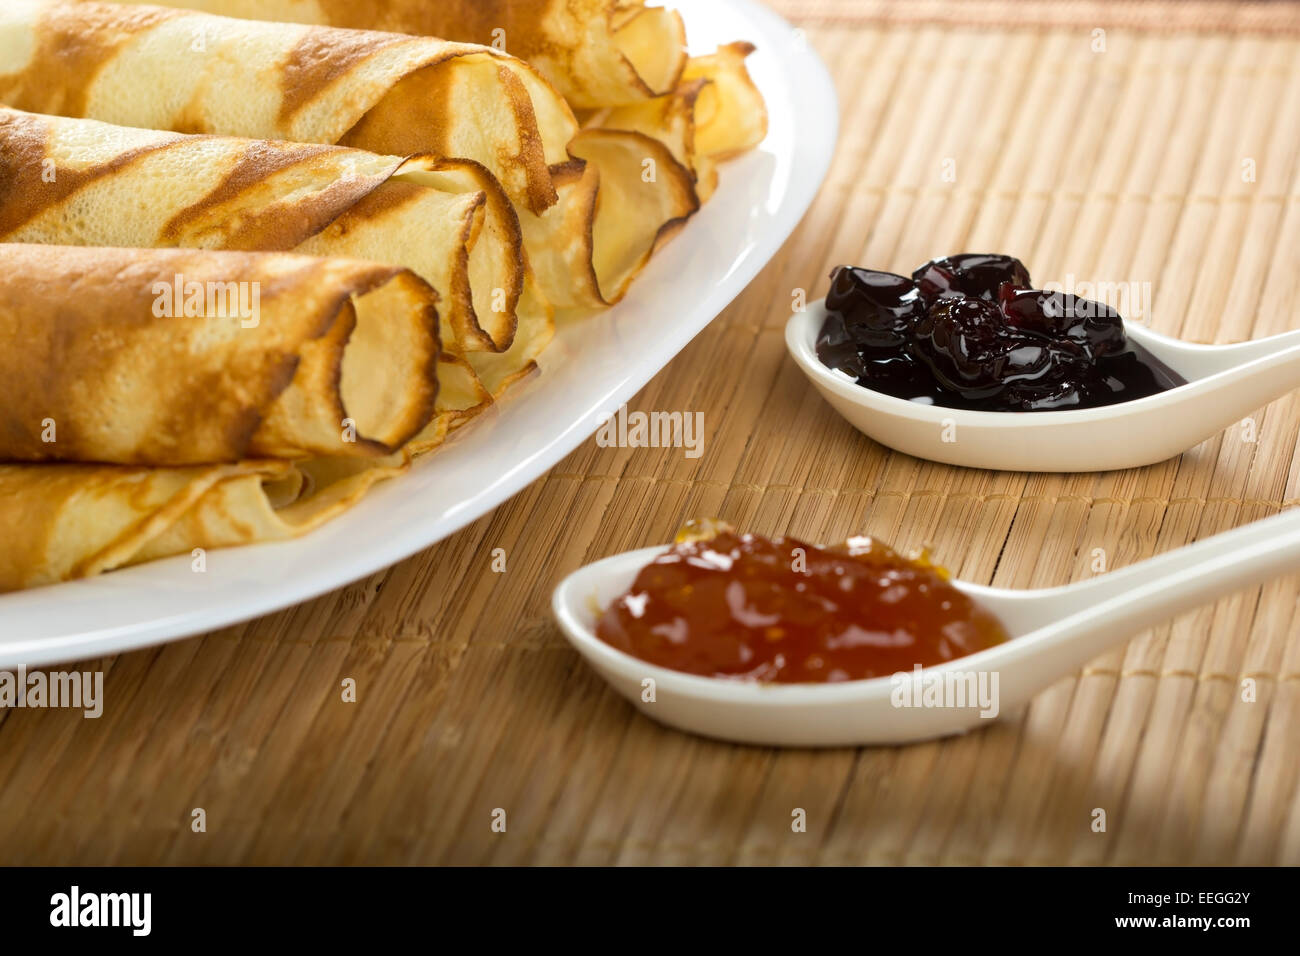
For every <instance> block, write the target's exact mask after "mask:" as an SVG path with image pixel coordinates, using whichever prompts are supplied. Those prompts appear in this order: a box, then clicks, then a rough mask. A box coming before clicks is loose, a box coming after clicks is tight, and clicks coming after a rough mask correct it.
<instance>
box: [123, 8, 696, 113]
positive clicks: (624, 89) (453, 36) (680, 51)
mask: <svg viewBox="0 0 1300 956" xmlns="http://www.w3.org/2000/svg"><path fill="white" fill-rule="evenodd" d="M121 2H130V3H134V2H136V0H121ZM163 5H164V6H168V7H185V8H188V9H191V10H206V11H207V12H208V13H219V14H222V15H224V16H228V17H245V18H247V19H250V20H282V21H285V22H289V23H314V24H320V25H324V26H334V27H352V28H356V29H369V30H391V31H393V32H395V33H414V34H419V35H423V36H433V37H442V38H443V39H446V40H460V41H463V42H466V43H482V44H487V45H490V46H496V47H498V48H500V49H504V50H506V51H507V52H509V53H511V54H513V55H514V56H517V57H520V58H521V59H524V60H527V61H528V62H529V63H531V64H532V65H533V66H535V67H537V69H538V70H540V71H541V73H542V74H543V75H544V76H545V77H546V78H547V79H548V80H550V81H551V82H552V83H553V84H554V85H555V87H556V89H558V90H559V91H560V92H561V93H562V94H563V95H564V97H565V98H566V99H567V100H568V101H569V102H570V103H571V104H573V106H575V107H578V108H588V107H598V106H616V105H622V104H626V103H635V102H637V101H639V100H643V99H646V98H648V97H652V96H658V95H660V94H663V93H667V92H669V91H671V90H672V89H673V87H674V86H676V84H677V80H678V78H679V77H680V76H681V73H682V68H683V67H684V66H685V64H686V31H685V28H684V27H683V26H682V18H681V16H680V15H679V14H678V13H677V12H676V11H673V10H667V9H664V8H662V7H647V6H646V5H645V0H164V3H163Z"/></svg>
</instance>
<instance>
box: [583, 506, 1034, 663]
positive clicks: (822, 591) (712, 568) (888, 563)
mask: <svg viewBox="0 0 1300 956" xmlns="http://www.w3.org/2000/svg"><path fill="white" fill-rule="evenodd" d="M596 634H597V636H599V637H600V639H601V640H603V641H604V642H605V643H607V644H609V645H611V646H613V647H616V648H618V649H619V650H621V651H625V652H626V653H628V654H631V655H633V656H634V657H638V658H640V659H641V660H644V661H647V662H648V663H651V664H657V665H659V666H661V667H667V668H670V669H672V670H676V671H685V672H686V673H689V674H700V675H703V676H706V677H729V678H744V679H749V680H757V681H764V682H773V683H783V684H785V683H789V684H793V683H821V682H833V681H846V680H860V679H863V678H868V677H883V676H887V675H890V674H894V673H897V672H899V671H911V670H912V669H913V667H914V665H917V664H920V665H921V666H922V667H928V666H930V665H932V664H939V663H942V662H943V661H949V660H953V659H954V658H958V657H965V656H966V655H967V654H973V653H975V652H976V651H979V650H983V649H984V648H986V647H991V646H992V645H994V644H998V643H1001V642H1002V641H1005V640H1007V637H1008V635H1007V632H1006V630H1005V629H1004V628H1003V626H1002V624H1001V622H1000V621H998V619H997V618H996V617H994V616H993V615H992V614H990V613H989V612H988V611H986V610H984V609H983V608H981V607H980V606H979V605H978V604H976V603H975V602H974V601H973V600H971V599H970V598H969V597H967V596H966V595H965V594H963V593H962V592H961V591H959V590H957V589H956V588H955V587H953V586H952V584H951V583H949V581H948V574H947V572H946V571H944V570H943V569H942V568H939V567H937V566H935V565H933V564H931V563H930V562H929V560H928V559H926V558H925V557H924V556H923V557H920V558H916V559H911V558H905V557H903V556H902V555H900V554H898V553H897V552H896V551H894V550H892V549H891V548H888V547H886V546H885V545H883V544H880V543H879V542H877V541H875V540H873V539H871V538H851V539H849V541H847V542H846V543H845V544H844V545H842V546H840V547H834V548H818V547H815V546H813V545H810V544H805V543H803V542H802V541H798V540H796V539H794V538H777V539H776V540H769V539H767V538H763V537H760V536H758V535H750V534H744V535H742V534H737V533H736V532H735V531H734V530H733V529H732V528H730V527H729V526H727V525H725V524H722V523H721V522H712V521H709V522H692V523H691V524H688V525H687V526H686V527H685V528H684V529H683V530H682V532H681V533H679V534H678V536H677V542H676V543H675V544H674V545H673V547H672V548H671V549H669V550H668V551H667V552H666V553H665V554H663V555H661V556H660V557H658V558H656V559H655V560H654V561H652V562H651V563H650V564H649V565H647V566H646V567H645V568H643V569H642V570H641V572H640V573H639V574H638V575H637V577H636V580H635V581H634V582H633V584H632V587H631V588H630V589H629V590H628V591H627V593H625V594H624V595H622V596H621V597H619V598H618V599H616V600H615V601H614V602H613V603H612V604H611V605H610V606H609V608H608V609H607V610H606V611H605V612H604V614H602V615H601V617H600V620H599V622H598V623H597V627H596Z"/></svg>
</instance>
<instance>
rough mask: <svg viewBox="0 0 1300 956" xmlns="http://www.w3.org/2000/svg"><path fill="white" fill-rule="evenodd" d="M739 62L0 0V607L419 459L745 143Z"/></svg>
mask: <svg viewBox="0 0 1300 956" xmlns="http://www.w3.org/2000/svg"><path fill="white" fill-rule="evenodd" d="M174 7H186V8H194V9H199V10H203V11H209V12H208V13H205V12H193V10H182V9H172V8H174ZM212 14H223V16H215V15H212ZM224 15H231V16H236V17H248V18H250V19H232V18H230V17H229V16H224ZM259 21H268V22H259ZM362 25H373V26H378V27H382V28H384V29H386V30H391V31H402V32H387V33H380V32H372V31H365V30H354V29H346V27H353V26H362ZM414 34H425V35H414ZM434 35H439V36H442V37H446V38H447V39H436V38H434ZM473 41H486V44H488V45H476V44H475V43H474V42H473ZM505 50H509V52H508V53H507V52H505ZM748 52H749V48H748V47H747V46H745V45H743V44H735V45H732V46H731V47H726V48H723V49H721V50H719V51H718V52H717V54H715V55H713V56H709V57H704V58H699V59H693V60H688V59H687V58H686V56H685V52H684V43H683V37H682V29H681V22H680V19H679V18H678V17H677V16H676V15H675V14H672V13H669V12H667V11H663V10H658V9H647V8H644V7H643V6H641V5H640V4H639V3H629V2H626V0H607V2H602V0H541V2H524V0H487V2H482V0H463V2H439V0H429V2H425V0H392V2H377V0H375V2H365V0H353V2H349V3H343V2H340V3H333V2H329V0H266V2H263V0H256V2H254V0H189V2H174V3H170V4H167V5H165V6H147V5H140V4H131V3H101V2H81V0H4V2H3V3H2V4H0V103H4V104H8V105H7V107H4V108H0V243H3V245H0V265H2V266H3V269H2V270H0V342H3V343H4V344H5V345H6V348H5V349H4V350H3V351H4V353H5V354H6V355H7V356H8V357H7V358H3V359H0V388H3V389H4V398H5V400H6V402H7V405H5V406H4V407H3V410H0V462H3V463H4V464H0V526H3V527H5V528H6V531H7V532H12V533H7V534H6V535H5V537H6V538H7V539H8V540H7V541H4V542H0V590H6V589H13V588H19V587H27V586H32V585H35V584H41V583H47V582H51V581H57V580H63V579H67V578H70V577H76V576H83V575H89V574H95V573H99V572H101V571H104V570H111V569H112V568H115V567H121V566H123V565H126V564H131V563H135V562H139V561H143V560H148V559H151V558H154V557H159V556H163V555H167V554H176V553H188V552H190V551H191V550H193V549H194V548H209V547H219V546H224V545H232V544H241V543H248V542H252V541H260V540H274V539H279V538H284V537H288V536H291V535H295V534H300V533H302V532H304V531H306V530H308V529H310V528H312V527H315V526H317V525H318V524H319V523H321V522H322V521H324V520H326V519H328V518H329V517H331V516H332V515H334V514H336V513H338V512H339V511H340V510H342V509H343V508H345V507H346V506H347V505H349V504H350V503H351V502H353V501H355V500H356V499H357V498H358V497H359V496H360V495H361V494H363V493H364V491H365V490H366V488H367V487H369V486H370V485H371V484H373V482H374V481H376V480H378V479H381V478H385V477H388V476H389V475H392V474H394V473H396V472H398V471H400V470H401V469H403V468H404V467H406V466H407V464H408V463H409V461H410V460H411V458H413V457H414V456H417V455H420V454H423V453H426V452H429V451H431V450H433V449H434V448H436V447H437V446H438V445H439V444H440V443H441V442H442V441H443V440H444V438H445V437H446V436H447V435H448V434H449V433H450V432H451V431H453V430H454V429H456V428H458V427H460V426H462V425H464V424H465V423H466V422H468V421H470V420H471V419H472V418H473V416H474V415H475V414H476V413H477V412H479V411H480V410H482V409H483V408H484V407H486V406H487V405H488V404H490V403H491V402H492V401H493V400H494V399H496V398H498V397H500V396H501V395H502V394H503V393H504V392H505V391H506V389H507V388H508V387H509V386H510V385H511V384H512V383H514V382H516V381H518V380H519V379H521V378H523V377H524V376H526V375H527V374H528V373H529V372H530V371H532V370H533V369H534V368H535V367H536V360H537V358H538V356H539V354H540V353H541V352H542V351H543V349H544V348H545V347H546V345H547V343H548V342H549V341H550V339H551V336H552V334H553V331H554V316H555V310H556V309H557V308H558V309H560V310H562V311H563V313H566V314H567V313H570V312H574V313H576V312H586V311H590V310H591V309H593V308H598V307H601V306H604V305H608V304H610V303H613V302H616V301H617V300H618V299H619V298H621V297H622V296H623V295H624V294H625V292H626V291H627V288H628V286H629V284H630V283H631V281H632V280H633V279H634V277H635V276H636V274H637V273H638V272H639V271H640V270H641V269H642V268H643V267H644V265H645V263H646V261H648V259H649V258H650V256H651V254H652V253H653V251H654V249H655V248H656V247H657V245H658V244H659V243H661V242H662V241H664V240H665V238H666V237H668V236H669V235H670V234H671V233H672V231H673V230H674V229H675V228H676V227H678V226H680V225H681V224H682V223H683V222H684V221H685V220H686V219H687V218H689V216H690V215H691V214H692V213H693V212H694V211H696V209H698V208H699V205H700V202H701V201H702V200H703V199H705V198H707V196H708V195H709V194H710V193H711V192H712V190H713V188H714V184H715V182H716V165H715V164H716V163H717V161H718V160H720V159H724V158H726V157H728V156H731V155H735V154H736V153H739V152H742V151H744V150H745V149H748V148H750V147H752V146H753V145H755V144H756V143H757V142H758V141H760V140H761V139H762V137H763V135H764V133H765V126H766V119H765V111H764V109H763V104H762V100H761V98H760V97H759V95H758V93H757V91H756V90H755V89H754V87H753V84H752V83H751V82H750V81H749V78H748V74H747V73H746V70H745V67H744V60H745V57H746V56H747V54H748ZM511 54H520V55H521V57H522V58H517V57H516V56H513V55H511ZM526 60H531V62H526ZM559 91H562V92H563V93H564V96H562V95H560V92H559ZM565 97H568V99H567V100H566V98H565ZM579 117H581V118H582V121H581V122H580V121H579ZM195 134H203V135H195ZM37 244H39V245H37ZM78 247H83V248H78ZM85 247H98V248H85ZM180 250H186V251H180ZM214 290H215V293H214ZM214 294H215V295H216V297H217V299H216V300H214ZM241 295H242V296H244V298H242V299H241V298H239V297H240V296H241ZM231 297H233V299H232V298H231ZM250 297H251V298H252V299H254V300H256V301H257V303H258V305H257V308H256V310H255V311H256V312H257V316H258V317H257V320H256V321H255V322H252V323H251V324H250V322H249V316H248V314H247V313H248V311H249V309H248V308H247V305H248V302H249V299H250ZM164 300H165V301H164ZM217 300H219V301H217ZM232 301H238V302H239V303H240V308H238V309H235V308H233V307H231V306H230V303H231V302H232ZM214 302H215V303H216V304H214ZM11 395H12V396H13V397H12V398H11Z"/></svg>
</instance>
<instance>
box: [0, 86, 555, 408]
mask: <svg viewBox="0 0 1300 956" xmlns="http://www.w3.org/2000/svg"><path fill="white" fill-rule="evenodd" d="M0 154H3V155H5V156H8V157H10V162H8V163H5V164H3V165H0V240H3V241H8V242H40V243H51V244H56V245H97V246H123V247H126V246H139V247H167V246H179V247H189V248H213V249H246V250H260V251H294V252H302V253H310V254H314V255H322V256H346V257H351V258H360V259H372V260H375V261H381V262H389V263H392V264H394V265H400V266H405V267H407V268H409V269H411V270H412V271H414V272H415V273H416V274H417V275H419V276H421V277H422V278H424V279H426V280H428V281H429V282H430V283H431V284H432V285H433V286H434V288H435V289H437V290H438V291H439V293H440V294H441V296H442V298H441V302H440V310H439V311H440V314H441V317H442V338H443V342H444V344H445V345H446V346H448V348H447V349H446V350H445V351H444V355H443V356H442V358H441V359H440V363H441V367H440V370H439V380H440V382H441V383H442V390H441V392H440V394H439V399H438V406H439V414H440V415H441V416H446V419H447V420H446V423H445V424H446V425H447V426H448V427H456V426H457V425H459V424H461V423H463V422H464V421H465V420H468V418H469V417H471V416H472V415H473V413H474V412H475V411H477V410H478V409H480V408H481V407H482V406H483V405H484V403H486V402H487V401H489V400H490V399H489V393H488V391H487V390H486V389H485V388H484V386H483V385H482V384H481V383H480V382H479V380H478V379H477V377H476V376H475V374H474V372H473V371H472V369H471V367H470V365H469V364H468V363H467V362H466V361H465V360H464V358H463V357H462V353H463V352H466V351H469V352H476V351H489V352H501V353H506V354H507V355H508V357H509V358H508V362H509V363H513V364H514V365H515V366H516V367H515V368H513V369H511V370H510V371H511V372H512V373H517V372H519V371H521V370H524V369H526V368H528V367H529V366H530V363H531V362H532V360H533V359H534V358H536V354H537V352H539V351H540V348H541V347H544V346H545V344H546V342H548V341H549V339H550V335H551V333H552V329H553V319H552V315H551V310H550V309H549V308H548V306H547V304H546V303H545V302H544V301H542V300H541V299H540V298H539V297H537V296H531V297H527V298H524V297H523V292H524V284H525V280H526V277H527V272H528V268H527V265H526V257H525V255H524V252H523V243H522V236H521V232H520V228H519V219H518V216H516V214H515V211H514V209H513V207H512V206H511V205H510V203H509V201H508V200H507V198H506V196H505V193H504V192H503V190H502V189H501V186H500V184H499V183H498V182H497V181H496V179H495V177H493V176H492V175H491V174H490V173H488V172H487V170H486V169H484V168H483V167H482V166H480V165H479V164H477V163H474V162H470V161H460V160H437V159H434V158H433V157H430V156H414V157H408V158H401V157H395V156H376V155H373V154H371V153H365V152H362V151H360V150H352V149H344V148H342V147H332V146H317V145H306V144H296V143H283V142H272V141H262V140H245V139H235V138H229V137H215V136H184V135H180V134H176V133H163V132H156V131H149V130H139V129H133V128H130V127H121V126H112V125H109V124H105V123H99V122H97V121H94V120H84V119H68V118H65V117H54V116H46V115H43V114H34V113H25V112H22V111H19V110H12V109H9V108H7V107H0ZM521 299H522V301H523V303H524V307H523V308H520V301H521ZM521 327H522V331H520V329H521ZM517 331H520V335H521V341H520V343H519V347H517V348H514V347H512V346H514V345H515V337H516V332H517Z"/></svg>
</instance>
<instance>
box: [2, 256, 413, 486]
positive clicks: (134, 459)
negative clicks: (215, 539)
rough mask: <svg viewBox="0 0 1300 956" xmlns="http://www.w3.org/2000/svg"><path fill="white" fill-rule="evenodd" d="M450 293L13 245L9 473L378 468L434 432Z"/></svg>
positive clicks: (314, 262) (293, 259) (393, 276)
mask: <svg viewBox="0 0 1300 956" xmlns="http://www.w3.org/2000/svg"><path fill="white" fill-rule="evenodd" d="M435 301H436V295H435V293H434V291H433V289H432V288H431V287H430V286H429V284H428V283H426V282H425V281H424V280H422V279H420V278H419V277H418V276H416V275H415V274H414V273H412V272H410V271H409V270H406V269H399V268H397V267H395V266H384V265H378V264H375V263H368V262H360V261H356V260H348V259H318V258H313V257H309V256H296V255H289V254H284V253H243V252H214V251H210V250H171V249H165V250H143V249H98V248H80V247H73V246H41V245H27V244H2V245H0V342H4V343H5V348H3V349H0V461H7V462H52V461H68V462H105V463H111V464H124V465H162V466H169V465H191V464H211V463H223V462H232V463H233V462H239V461H242V460H244V459H249V458H260V457H266V458H285V459H295V458H306V457H311V456H326V457H337V458H343V459H350V458H363V459H377V458H381V457H384V456H389V455H392V454H393V453H394V452H396V451H397V450H399V449H401V448H402V447H403V446H404V445H405V444H406V443H407V442H408V441H410V440H411V439H412V438H414V437H415V436H416V435H417V434H418V433H419V432H420V431H421V430H422V429H423V428H424V427H425V426H426V425H427V424H428V422H429V420H430V418H431V417H432V415H433V412H434V403H435V399H436V396H437V389H438V379H437V359H438V325H437V324H438V318H437V310H436V307H435Z"/></svg>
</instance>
